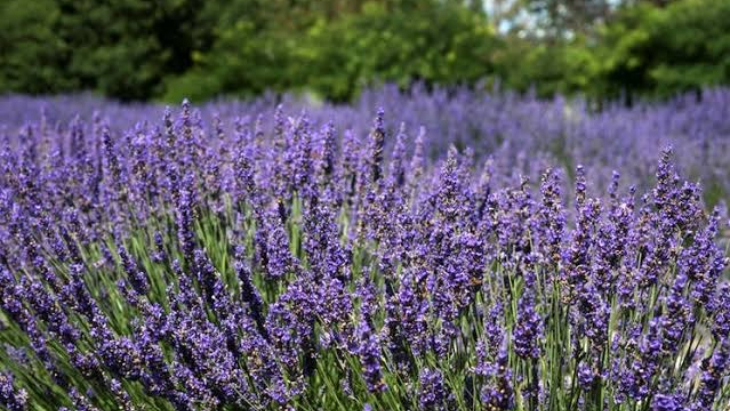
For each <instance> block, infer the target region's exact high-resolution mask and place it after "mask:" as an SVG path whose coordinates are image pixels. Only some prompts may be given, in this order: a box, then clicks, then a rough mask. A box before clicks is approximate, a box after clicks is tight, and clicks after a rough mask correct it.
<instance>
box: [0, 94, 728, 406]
mask: <svg viewBox="0 0 730 411" xmlns="http://www.w3.org/2000/svg"><path fill="white" fill-rule="evenodd" d="M718 93H719V94H718V96H722V95H723V94H722V93H721V92H718ZM710 96H712V94H710ZM718 96H715V97H716V98H720V97H718ZM364 98H368V97H367V95H366V96H365V97H364ZM455 98H462V99H467V98H473V97H469V96H467V97H464V96H462V97H459V96H457V97H455ZM503 98H507V97H503ZM708 98H709V97H708ZM430 99H431V100H428V99H426V102H421V103H418V104H435V102H440V101H441V102H443V106H440V107H438V108H440V109H441V110H442V111H443V112H442V113H441V112H439V113H440V114H439V116H444V115H448V114H449V113H450V111H449V110H452V109H453V106H452V105H451V103H450V100H448V99H447V98H446V97H445V96H439V94H438V92H437V93H435V94H434V95H433V96H431V97H430ZM442 100H443V101H442ZM414 104H415V103H414ZM484 104H486V103H484ZM490 104H491V103H490ZM511 104H512V107H516V108H522V110H523V111H522V112H521V113H522V114H523V115H525V116H527V115H528V114H530V113H531V112H530V111H529V110H528V108H526V107H523V106H522V105H521V104H526V103H524V102H523V103H519V104H518V103H515V102H513V103H511ZM535 104H538V103H535ZM540 104H547V103H540ZM553 104H555V105H556V106H557V105H558V103H553ZM487 106H488V104H487ZM386 107H387V106H386ZM477 107H484V106H479V105H477ZM551 107H552V106H551ZM559 107H560V109H561V110H564V109H565V108H566V107H565V106H563V105H560V106H559ZM543 108H544V106H543ZM434 110H435V108H434ZM556 110H557V109H556ZM262 111H264V112H266V110H262ZM389 112H393V111H383V110H378V111H377V114H376V115H375V120H374V121H369V126H367V128H363V127H361V126H359V123H358V122H359V121H361V120H360V119H359V118H357V120H355V117H352V118H351V117H348V116H347V115H345V114H342V116H341V117H337V118H335V119H333V121H331V122H330V121H326V122H323V121H320V120H319V119H318V115H311V116H310V115H308V114H304V113H302V114H299V115H295V116H293V117H288V116H287V115H286V114H285V112H284V109H283V108H282V107H278V108H277V109H276V111H275V113H274V115H273V116H271V117H272V118H268V117H267V116H266V115H262V116H254V117H251V116H246V117H238V118H235V120H232V122H231V124H226V119H229V118H231V117H232V116H227V115H221V116H217V117H215V121H213V122H212V123H211V124H208V123H207V122H206V121H205V120H204V119H205V118H206V116H205V115H204V113H203V112H201V111H200V110H197V109H195V108H194V107H192V106H190V105H189V104H188V103H187V102H186V103H184V104H183V106H182V109H181V110H180V113H178V114H175V113H173V112H172V111H166V112H164V113H162V114H160V120H159V121H147V119H146V118H144V117H142V118H140V119H139V120H140V121H139V122H138V123H137V124H135V125H134V126H133V127H130V128H125V127H122V126H120V125H118V124H115V123H114V122H108V121H107V120H104V119H103V117H101V116H97V117H95V118H94V120H93V121H92V123H91V124H85V123H84V122H83V121H82V119H80V118H76V119H75V120H74V121H73V122H72V123H69V124H68V125H64V124H62V123H59V125H58V127H56V128H49V127H48V121H47V120H45V119H42V120H41V121H40V122H38V123H29V124H28V125H27V126H26V127H23V128H22V129H21V130H20V131H19V132H18V133H6V134H5V135H3V137H2V139H1V140H0V158H2V164H0V325H1V328H0V405H2V406H3V407H4V408H7V409H10V410H13V411H14V410H26V409H56V410H61V409H77V410H111V409H123V410H125V411H131V410H138V409H175V410H233V409H255V410H269V409H270V410H275V409H363V408H369V409H373V410H381V409H382V410H385V409H404V410H405V409H422V410H452V409H456V410H467V409H469V410H472V409H484V410H513V409H515V410H547V409H550V410H573V409H579V410H629V409H631V410H635V409H642V410H648V409H653V410H679V409H690V410H697V411H700V410H724V409H726V407H727V406H728V405H729V403H728V401H730V398H729V397H730V383H729V382H728V379H729V378H730V296H729V295H728V292H729V291H730V283H728V282H727V279H726V268H727V264H728V261H727V258H726V256H725V249H724V246H723V245H722V244H721V243H722V241H724V239H725V238H726V237H725V234H724V231H725V230H726V227H727V225H726V221H724V218H725V217H724V215H723V212H722V210H720V209H719V208H718V209H716V210H715V211H713V212H709V213H708V212H706V207H705V204H704V203H703V197H702V192H701V188H700V186H699V184H695V183H691V182H685V181H684V180H682V178H681V177H680V175H679V172H678V171H677V167H675V164H674V162H673V161H674V160H673V158H674V157H673V154H672V151H671V150H670V149H667V150H665V151H664V152H662V153H658V154H659V155H658V159H657V160H658V167H657V170H658V171H657V172H656V181H655V184H654V188H653V189H652V190H650V191H649V192H648V194H646V195H645V196H643V197H639V196H638V195H637V190H636V189H635V188H634V187H628V188H624V187H623V186H622V184H620V178H619V175H618V173H615V172H614V173H611V174H610V176H611V177H610V178H609V179H608V183H606V184H601V183H596V184H592V183H591V182H592V181H598V180H597V179H590V178H588V177H587V174H589V173H590V172H592V171H594V170H592V169H591V167H590V166H585V167H583V166H577V167H576V168H575V170H568V171H567V173H564V172H562V171H561V170H560V169H559V168H558V169H555V168H551V169H547V171H544V170H543V172H542V173H541V174H540V175H541V177H540V178H539V179H537V180H535V181H537V182H536V183H532V182H531V181H532V180H530V178H528V177H529V175H528V174H529V173H526V174H525V175H516V176H515V175H511V174H506V173H503V171H504V169H501V168H500V167H499V166H498V164H496V163H499V162H501V161H505V160H504V159H499V158H497V157H496V155H495V157H494V158H493V159H488V158H485V157H483V156H482V155H481V153H479V152H478V151H476V150H472V149H465V150H463V151H460V150H459V149H457V148H456V147H457V146H456V145H452V146H450V147H449V148H448V150H444V153H443V155H438V153H436V154H437V155H435V156H433V155H432V154H434V153H430V152H429V151H431V150H432V149H434V147H438V146H439V145H440V144H442V140H444V139H445V140H449V139H451V140H452V141H454V139H453V138H452V137H451V136H450V135H449V134H448V133H445V134H444V135H443V136H442V135H440V134H439V133H441V132H444V130H439V129H436V130H429V128H421V129H418V130H411V128H410V126H409V122H410V121H411V120H410V119H405V121H404V123H403V124H402V125H401V126H400V127H399V128H397V130H398V131H397V132H396V133H392V132H391V131H392V130H393V128H392V127H389V121H388V117H386V113H389ZM427 112H428V111H427ZM518 112H519V111H518ZM607 112H608V113H609V114H610V113H611V110H610V109H609V110H608V111H607ZM111 113H112V114H113V113H115V111H112V112H111ZM435 113H436V112H435V111H434V112H433V113H432V114H429V115H434V116H436V114H435ZM488 113H491V114H490V115H496V113H493V112H488ZM556 113H557V111H556V112H555V113H553V114H556ZM632 113H633V112H632ZM244 114H245V112H244ZM609 114H605V116H609ZM571 115H576V114H571ZM635 115H637V116H638V114H635ZM599 117H600V116H599ZM115 121H119V122H121V119H116V120H115ZM555 121H557V122H558V123H559V124H562V125H563V126H565V127H568V126H571V127H577V128H580V127H582V125H581V124H582V123H580V122H578V121H577V120H576V122H575V123H573V122H569V123H561V121H563V120H555ZM592 121H596V120H595V119H594V120H592ZM342 124H349V126H342ZM497 124H500V123H499V122H497ZM495 127H497V126H495ZM476 131H477V132H481V131H480V130H476ZM482 131H483V130H482ZM532 131H535V130H527V131H524V130H523V132H525V133H529V132H532ZM493 132H495V133H498V132H501V131H500V130H499V129H495V130H493ZM546 132H549V130H547V131H546ZM566 133H567V132H566ZM485 135H490V134H485ZM431 142H433V143H434V144H433V145H431ZM511 144H519V140H515V141H513V142H512V143H511ZM586 144H587V143H586ZM577 147H580V148H581V149H582V148H584V147H583V146H577ZM479 148H480V147H477V149H479ZM434 150H435V149H434ZM501 150H503V149H502V148H496V151H495V153H496V154H499V153H503V152H504V151H501ZM514 158H516V157H514ZM598 170H599V171H601V168H600V167H599V168H598ZM631 173H632V172H631V171H630V172H629V174H631ZM565 175H567V177H563V176H565ZM570 183H573V184H574V187H575V193H574V195H572V196H568V195H566V194H564V193H565V192H567V191H570V190H565V187H566V186H568V185H569V184H570ZM604 189H605V190H604ZM568 197H570V198H568Z"/></svg>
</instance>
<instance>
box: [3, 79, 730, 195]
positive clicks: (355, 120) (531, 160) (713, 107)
mask: <svg viewBox="0 0 730 411" xmlns="http://www.w3.org/2000/svg"><path fill="white" fill-rule="evenodd" d="M277 99H279V98H278V97H277V96H273V95H266V96H263V97H260V98H258V99H256V100H251V101H244V102H235V101H219V102H211V103H208V104H206V105H204V106H202V107H201V118H202V119H203V120H204V121H205V123H206V124H208V125H211V124H212V123H213V117H214V114H215V113H217V114H218V116H219V117H220V118H221V120H223V121H224V123H225V125H226V127H230V126H231V125H232V124H233V123H234V121H235V119H236V117H237V116H239V115H241V114H242V113H245V114H249V115H253V116H255V113H261V114H263V115H264V122H265V124H264V127H265V128H267V129H268V128H270V127H272V126H273V125H272V124H271V119H272V118H273V113H274V109H275V107H276V105H277V103H276V101H277ZM280 99H281V100H282V102H283V103H284V105H285V106H286V107H287V108H288V110H289V111H290V112H291V113H299V111H300V110H306V112H307V116H308V117H309V118H310V119H311V120H312V121H313V122H315V123H318V124H319V123H322V124H323V123H325V122H327V121H333V124H334V125H335V126H336V127H337V128H338V129H339V130H345V129H351V130H353V132H354V133H356V134H358V135H362V134H367V133H368V131H369V129H370V126H371V124H370V119H371V117H372V110H373V108H374V107H379V106H382V107H383V108H384V109H385V110H386V112H389V113H397V120H398V121H396V122H392V123H391V124H390V128H389V129H388V131H389V132H390V133H391V134H396V133H397V131H398V130H397V128H398V125H399V123H400V122H404V123H405V124H406V126H407V128H408V129H409V130H417V129H418V127H420V126H424V127H426V129H427V130H428V131H429V135H430V136H431V137H432V138H429V140H428V141H427V144H426V149H425V154H426V156H428V157H439V158H443V157H444V155H445V153H446V152H447V150H448V147H449V146H450V145H451V144H454V145H456V146H457V147H458V148H459V149H460V150H465V149H467V148H469V149H471V150H473V151H474V155H475V157H476V158H477V159H479V160H486V159H487V158H488V157H490V156H491V157H492V159H493V167H494V168H495V178H497V179H498V180H500V181H499V183H500V184H507V183H508V182H509V183H510V184H511V183H513V182H514V181H515V180H518V179H519V176H520V175H525V176H530V178H531V179H532V180H533V181H536V180H538V179H539V176H540V173H541V172H542V171H543V170H544V169H545V168H546V167H547V166H551V167H553V168H555V169H556V170H560V171H561V173H563V174H564V175H565V176H566V177H567V178H568V179H571V180H572V178H573V177H574V169H575V166H576V165H577V164H579V163H580V164H583V165H584V166H586V170H587V179H588V181H589V182H590V184H591V187H594V188H595V189H596V190H600V191H602V192H605V191H606V189H607V188H608V186H609V185H610V183H611V171H612V170H613V169H620V170H621V172H622V175H623V176H624V179H626V180H627V181H631V182H632V183H635V184H637V187H638V188H639V189H640V190H641V191H642V192H643V191H646V190H648V189H649V188H650V186H651V178H650V177H651V175H652V174H653V169H654V168H655V164H656V162H655V155H654V153H656V151H657V150H658V148H660V147H663V146H666V145H668V144H671V145H673V146H674V147H675V149H676V150H677V151H678V152H681V153H682V155H681V156H679V157H678V158H677V159H676V160H675V161H677V163H678V167H679V168H680V169H681V170H682V171H683V172H684V173H685V174H686V175H687V176H688V177H689V178H691V179H692V180H695V181H697V180H699V181H701V183H702V185H703V188H704V190H703V194H704V197H705V200H706V201H707V202H708V203H710V204H712V205H714V204H717V203H720V202H722V200H724V199H725V198H727V195H728V193H730V173H728V167H727V160H726V159H727V158H728V157H729V156H730V145H729V144H728V141H730V139H728V137H730V90H728V89H723V88H720V89H708V90H704V91H703V92H702V99H701V100H697V94H696V93H692V94H687V95H683V96H678V97H676V98H675V99H672V100H670V101H667V102H664V103H654V104H637V105H635V106H634V107H631V108H627V107H623V106H620V105H607V106H605V107H603V109H602V110H601V111H598V112H596V111H595V110H592V109H591V108H590V107H589V106H588V105H587V104H586V103H584V102H582V101H580V100H575V99H573V100H566V99H564V98H561V97H556V98H555V99H553V100H538V99H535V98H534V97H533V96H531V95H526V96H521V95H516V94H512V93H510V92H506V91H500V90H499V89H495V90H492V91H490V92H484V91H475V90H471V89H466V88H461V89H459V88H456V89H442V88H438V87H437V88H435V89H433V90H426V89H425V88H424V87H418V86H416V87H414V88H413V89H411V90H408V91H407V92H403V91H399V90H398V88H397V87H394V86H386V87H383V88H378V89H372V90H368V91H366V92H364V93H363V94H362V95H361V96H360V98H359V100H358V101H356V102H355V103H354V104H352V105H345V106H333V105H330V104H326V103H325V104H316V103H312V102H308V101H306V100H305V99H302V98H299V97H296V96H292V95H284V96H280ZM163 109H164V108H163V107H162V106H157V105H144V104H137V105H131V106H130V105H119V104H116V103H113V102H106V101H102V100H100V99H98V98H94V97H91V96H71V97H63V96H61V97H52V98H29V97H12V96H8V97H4V98H0V135H2V134H3V133H5V134H10V135H17V130H18V129H20V128H22V127H23V126H24V125H25V123H27V122H36V121H37V120H38V117H39V113H41V111H43V110H45V112H46V121H47V124H48V127H49V128H52V129H56V128H58V127H60V128H62V129H63V130H61V131H62V132H64V133H65V132H67V130H65V129H66V128H67V125H68V124H69V122H70V121H71V120H72V118H73V117H74V116H75V115H77V114H78V115H81V118H82V119H84V120H85V121H86V122H87V123H91V119H92V117H93V113H94V112H96V111H99V112H100V113H103V116H104V117H105V118H106V120H107V121H108V123H109V125H110V127H112V128H113V129H115V130H125V129H128V128H131V127H133V126H134V125H135V124H136V123H138V122H148V123H150V124H155V123H157V122H158V121H159V118H160V117H161V116H162V114H163ZM249 121H253V119H252V118H250V119H249ZM208 131H209V132H213V131H212V130H208ZM226 131H227V132H228V133H229V134H230V133H231V132H232V130H231V129H227V130H226ZM393 142H394V141H393V140H392V139H391V141H388V142H386V144H387V148H388V151H390V150H391V149H392V144H393ZM408 148H409V149H412V146H409V147H408ZM504 180H506V181H504Z"/></svg>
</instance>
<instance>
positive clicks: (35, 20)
mask: <svg viewBox="0 0 730 411" xmlns="http://www.w3.org/2000/svg"><path fill="white" fill-rule="evenodd" d="M488 4H491V5H492V7H491V8H489V7H486V6H487V5H488ZM490 12H491V13H493V16H489V15H488V14H489V13H490ZM498 28H499V30H498ZM483 79H486V80H490V81H499V82H500V83H501V84H502V85H503V87H507V88H510V89H516V90H520V91H527V90H534V91H535V92H536V93H537V94H539V95H541V96H550V95H552V94H554V93H564V94H572V93H580V94H584V95H587V96H589V97H593V98H596V99H604V98H615V97H617V96H627V97H628V98H635V97H641V98H644V97H652V98H654V97H657V98H663V97H666V96H668V95H672V94H674V93H676V92H679V91H686V90H691V89H698V88H701V87H703V86H708V85H718V84H729V83H730V2H728V1H727V0H624V1H613V0H591V1H588V2H585V1H570V2H563V1H554V0H490V1H483V0H316V1H315V0H156V1H147V0H33V1H27V0H4V1H0V93H3V92H22V93H33V94H45V93H58V92H68V91H75V90H93V91H96V92H98V93H100V94H104V95H108V96H112V97H115V98H119V99H122V100H147V99H161V100H169V101H179V100H180V99H181V98H182V97H184V96H187V97H191V98H193V99H195V100H203V99H207V98H211V97H214V96H218V95H234V96H250V95H256V94H260V93H263V92H265V91H267V90H271V91H274V92H283V91H292V90H293V91H299V92H306V93H312V94H314V95H316V96H318V97H320V98H327V99H331V100H335V101H346V100H349V99H351V98H353V97H354V96H356V95H357V93H358V92H359V91H360V90H361V89H362V88H363V87H365V86H368V85H371V84H373V83H378V82H395V83H397V84H399V85H401V86H403V87H407V86H408V85H409V84H412V83H413V82H414V81H421V82H424V83H426V84H435V83H439V84H455V83H467V84H476V83H477V82H478V81H479V80H483Z"/></svg>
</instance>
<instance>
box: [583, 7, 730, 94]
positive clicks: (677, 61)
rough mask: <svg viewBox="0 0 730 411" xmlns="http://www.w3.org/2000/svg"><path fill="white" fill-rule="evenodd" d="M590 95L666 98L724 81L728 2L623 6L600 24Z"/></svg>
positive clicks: (729, 36)
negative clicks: (594, 81)
mask: <svg viewBox="0 0 730 411" xmlns="http://www.w3.org/2000/svg"><path fill="white" fill-rule="evenodd" d="M602 34H603V35H602V37H601V43H600V44H599V45H598V46H597V47H596V51H595V55H596V59H597V60H598V61H599V62H600V70H599V72H598V73H597V75H598V77H597V81H598V82H599V84H598V85H597V87H596V90H594V93H595V94H598V95H606V96H615V95H617V94H619V93H622V94H626V95H628V96H629V97H631V96H632V95H645V96H650V97H659V98H663V97H667V96H670V95H672V94H676V93H677V92H683V91H688V90H698V89H700V88H701V87H703V86H715V85H720V84H729V83H730V2H728V1H725V0H682V1H674V2H671V3H669V4H668V5H666V7H656V6H655V5H653V4H645V3H641V4H638V5H636V6H634V7H630V8H625V9H623V10H621V11H620V12H619V14H618V15H617V16H616V19H615V20H613V21H612V22H611V23H610V24H607V25H606V26H605V27H604V28H603V33H602Z"/></svg>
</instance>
